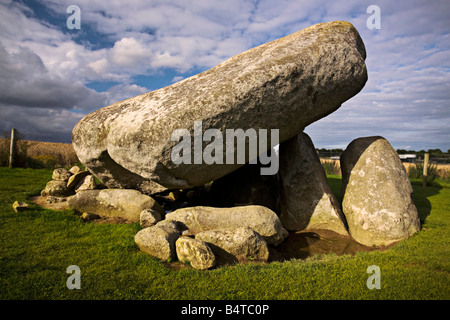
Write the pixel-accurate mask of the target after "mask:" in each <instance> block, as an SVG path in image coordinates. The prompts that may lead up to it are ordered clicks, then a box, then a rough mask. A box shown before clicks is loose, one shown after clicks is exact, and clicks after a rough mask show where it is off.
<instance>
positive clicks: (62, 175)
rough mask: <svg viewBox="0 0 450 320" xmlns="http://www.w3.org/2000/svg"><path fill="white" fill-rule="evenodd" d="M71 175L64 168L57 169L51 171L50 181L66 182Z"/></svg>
mask: <svg viewBox="0 0 450 320" xmlns="http://www.w3.org/2000/svg"><path fill="white" fill-rule="evenodd" d="M71 175H72V173H71V172H70V171H69V170H67V169H64V168H58V169H55V170H53V174H52V180H58V181H67V180H69V178H70V176H71Z"/></svg>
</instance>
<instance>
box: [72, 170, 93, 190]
mask: <svg viewBox="0 0 450 320" xmlns="http://www.w3.org/2000/svg"><path fill="white" fill-rule="evenodd" d="M96 188H97V184H96V183H95V179H94V176H93V175H92V174H90V175H87V176H85V177H84V178H83V179H81V180H80V182H78V183H77V185H76V186H75V192H80V191H85V190H94V189H96Z"/></svg>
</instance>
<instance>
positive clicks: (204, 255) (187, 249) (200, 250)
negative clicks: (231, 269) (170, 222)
mask: <svg viewBox="0 0 450 320" xmlns="http://www.w3.org/2000/svg"><path fill="white" fill-rule="evenodd" d="M175 247H176V252H177V257H178V260H179V261H181V262H185V263H186V262H189V264H190V265H191V267H192V268H194V269H200V270H206V269H209V268H212V267H214V266H215V264H216V257H215V255H214V253H213V251H212V250H211V248H210V247H209V246H208V245H207V244H206V243H205V242H204V241H201V240H197V239H193V238H189V237H185V236H183V237H180V238H178V240H177V241H176V242H175Z"/></svg>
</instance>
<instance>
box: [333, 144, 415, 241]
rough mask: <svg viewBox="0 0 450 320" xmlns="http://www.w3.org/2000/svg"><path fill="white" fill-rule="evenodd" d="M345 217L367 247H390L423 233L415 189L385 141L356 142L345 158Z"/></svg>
mask: <svg viewBox="0 0 450 320" xmlns="http://www.w3.org/2000/svg"><path fill="white" fill-rule="evenodd" d="M341 169H342V182H343V192H344V200H343V203H342V207H343V211H344V214H345V217H346V218H347V223H348V227H349V231H350V234H351V235H352V237H353V238H354V239H355V240H356V241H358V242H359V243H362V244H364V245H368V246H371V245H388V244H391V243H393V242H397V241H399V240H403V239H406V238H408V237H409V236H411V235H412V234H414V233H416V232H418V231H419V230H420V221H419V216H418V212H417V209H416V206H415V205H414V202H413V199H412V193H413V189H412V187H411V183H410V182H409V179H408V175H407V173H406V170H405V168H404V166H403V164H402V162H401V161H400V158H399V156H398V155H397V152H395V150H394V149H393V148H392V146H391V145H390V144H389V142H388V141H387V140H386V139H384V138H383V137H366V138H359V139H356V140H354V141H352V142H351V143H350V144H349V145H348V147H347V148H346V150H345V151H344V153H343V154H342V156H341Z"/></svg>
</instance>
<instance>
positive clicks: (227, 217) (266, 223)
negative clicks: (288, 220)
mask: <svg viewBox="0 0 450 320" xmlns="http://www.w3.org/2000/svg"><path fill="white" fill-rule="evenodd" d="M166 220H173V221H179V222H182V223H183V224H185V225H186V226H187V227H188V228H189V231H190V232H191V233H192V234H197V233H199V232H202V231H207V230H214V229H220V228H239V227H249V228H251V229H253V230H254V231H256V232H258V233H259V234H260V235H261V236H262V237H263V238H264V239H265V240H266V242H267V243H268V244H272V245H274V246H276V245H278V244H280V243H281V242H282V241H283V240H284V239H285V238H286V237H287V236H288V232H287V230H286V229H284V228H283V226H282V225H281V222H280V219H279V218H278V216H277V215H276V214H275V212H273V211H272V210H270V209H268V208H266V207H263V206H256V205H252V206H242V207H234V208H214V207H202V206H198V207H190V208H182V209H178V210H175V211H173V212H170V213H168V214H167V215H166Z"/></svg>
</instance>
